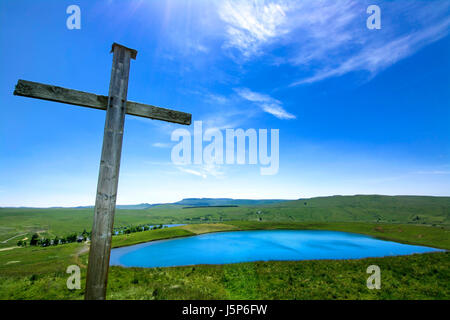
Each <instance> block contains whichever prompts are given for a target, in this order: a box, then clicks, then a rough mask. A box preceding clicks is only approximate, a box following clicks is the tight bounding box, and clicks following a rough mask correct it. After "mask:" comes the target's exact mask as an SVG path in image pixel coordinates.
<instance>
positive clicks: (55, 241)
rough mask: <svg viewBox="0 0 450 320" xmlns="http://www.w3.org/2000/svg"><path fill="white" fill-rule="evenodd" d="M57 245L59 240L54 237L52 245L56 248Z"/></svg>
mask: <svg viewBox="0 0 450 320" xmlns="http://www.w3.org/2000/svg"><path fill="white" fill-rule="evenodd" d="M58 244H59V238H58V236H56V237H55V239H53V245H54V246H57V245H58Z"/></svg>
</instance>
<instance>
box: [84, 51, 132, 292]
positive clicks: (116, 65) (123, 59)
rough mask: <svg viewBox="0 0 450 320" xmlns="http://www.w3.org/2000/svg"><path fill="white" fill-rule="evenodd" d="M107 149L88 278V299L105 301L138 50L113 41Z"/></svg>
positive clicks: (106, 122) (98, 189)
mask: <svg viewBox="0 0 450 320" xmlns="http://www.w3.org/2000/svg"><path fill="white" fill-rule="evenodd" d="M112 52H113V65H112V70H111V81H110V85H109V95H108V105H107V110H106V121H105V131H104V136H103V148H102V156H101V161H100V172H99V177H98V185H97V196H96V200H95V211H94V224H93V227H92V235H91V248H90V250H89V263H88V270H87V278H86V293H85V299H86V300H104V299H105V298H106V285H107V281H108V268H109V259H110V253H111V237H112V231H113V225H114V213H115V209H116V197H117V186H118V183H119V169H120V157H121V153H122V141H123V130H124V122H125V114H126V107H127V93H128V77H129V73H130V62H131V59H136V54H137V51H136V50H133V49H129V48H126V47H124V46H121V45H118V44H113V46H112Z"/></svg>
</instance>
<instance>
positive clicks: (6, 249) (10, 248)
mask: <svg viewBox="0 0 450 320" xmlns="http://www.w3.org/2000/svg"><path fill="white" fill-rule="evenodd" d="M19 248H20V247H9V248H1V249H0V251H8V250H13V249H19Z"/></svg>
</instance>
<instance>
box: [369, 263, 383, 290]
mask: <svg viewBox="0 0 450 320" xmlns="http://www.w3.org/2000/svg"><path fill="white" fill-rule="evenodd" d="M366 272H367V273H369V274H371V276H370V277H369V278H367V288H368V289H369V290H373V289H377V290H380V289H381V269H380V267H379V266H377V265H371V266H368V267H367V270H366Z"/></svg>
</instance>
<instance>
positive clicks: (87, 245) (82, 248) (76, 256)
mask: <svg viewBox="0 0 450 320" xmlns="http://www.w3.org/2000/svg"><path fill="white" fill-rule="evenodd" d="M88 251H89V243H87V242H85V243H84V245H83V247H81V248H80V250H78V252H77V253H76V254H75V261H76V264H77V265H78V266H80V267H82V268H86V266H85V265H84V264H82V263H81V260H80V255H82V254H83V253H85V252H88Z"/></svg>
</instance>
